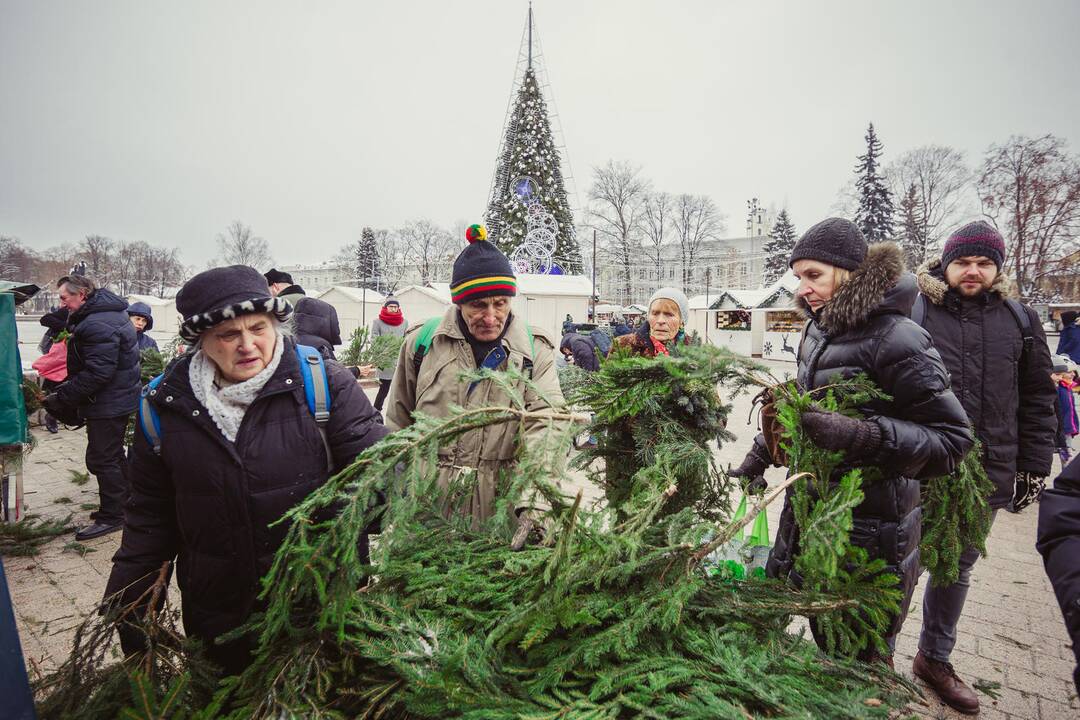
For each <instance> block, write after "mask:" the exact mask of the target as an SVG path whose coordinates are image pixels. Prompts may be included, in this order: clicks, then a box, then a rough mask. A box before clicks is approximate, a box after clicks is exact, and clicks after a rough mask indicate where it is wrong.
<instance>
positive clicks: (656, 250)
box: [639, 192, 675, 280]
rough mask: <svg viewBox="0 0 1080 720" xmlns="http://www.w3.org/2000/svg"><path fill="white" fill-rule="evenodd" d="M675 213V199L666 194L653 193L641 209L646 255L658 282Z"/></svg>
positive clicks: (641, 224)
mask: <svg viewBox="0 0 1080 720" xmlns="http://www.w3.org/2000/svg"><path fill="white" fill-rule="evenodd" d="M674 213H675V199H674V198H672V197H671V195H669V194H668V193H666V192H651V193H649V194H648V196H647V197H646V198H645V203H644V204H643V205H642V208H641V221H640V223H639V224H640V226H641V234H642V235H643V236H644V237H645V241H646V242H645V254H646V255H648V257H649V261H650V262H651V263H652V265H653V271H654V272H655V273H656V274H655V277H656V279H657V280H659V279H660V273H661V272H662V269H661V265H662V264H663V250H664V248H665V247H666V246H667V245H666V242H665V241H666V240H667V239H668V238H669V237H670V235H669V234H668V230H670V229H671V222H672V216H673V215H674Z"/></svg>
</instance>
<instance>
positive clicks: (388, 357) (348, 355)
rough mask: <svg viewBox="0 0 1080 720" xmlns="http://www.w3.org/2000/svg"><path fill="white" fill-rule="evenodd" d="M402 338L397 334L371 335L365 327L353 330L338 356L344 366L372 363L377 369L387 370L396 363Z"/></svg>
mask: <svg viewBox="0 0 1080 720" xmlns="http://www.w3.org/2000/svg"><path fill="white" fill-rule="evenodd" d="M402 341H403V338H400V337H398V336H397V335H379V336H377V337H374V338H373V337H371V332H370V331H369V330H368V329H367V328H365V327H359V328H356V329H355V330H353V332H352V335H350V336H349V342H348V344H347V345H346V346H345V349H344V350H342V352H341V357H340V358H338V359H339V361H340V362H341V364H342V365H345V366H346V367H358V366H360V365H372V366H374V367H376V368H378V369H379V370H389V369H391V368H392V367H394V365H395V364H396V363H397V359H398V352H399V351H400V350H401V343H402Z"/></svg>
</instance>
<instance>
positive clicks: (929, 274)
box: [915, 258, 1015, 305]
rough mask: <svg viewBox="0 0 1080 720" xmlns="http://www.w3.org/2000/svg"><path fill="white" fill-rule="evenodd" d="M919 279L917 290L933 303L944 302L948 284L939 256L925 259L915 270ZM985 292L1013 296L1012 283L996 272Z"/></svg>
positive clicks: (941, 303)
mask: <svg viewBox="0 0 1080 720" xmlns="http://www.w3.org/2000/svg"><path fill="white" fill-rule="evenodd" d="M915 275H916V277H918V280H919V290H920V291H921V292H922V294H923V295H925V296H926V297H927V298H929V299H930V302H932V303H934V304H935V305H943V304H945V297H946V295H948V292H949V284H948V283H947V282H945V268H943V267H941V258H933V259H931V260H927V261H926V262H924V263H923V264H922V265H921V266H919V269H918V270H917V271H916V272H915ZM987 292H992V293H997V294H999V295H1001V296H1002V297H1013V295H1014V294H1015V293H1014V292H1013V284H1012V282H1011V281H1010V280H1009V277H1008V276H1007V275H1006V274H1005V273H1003V272H998V274H997V277H996V278H994V282H993V284H992V285H991V286H990V289H989V290H988V291H987Z"/></svg>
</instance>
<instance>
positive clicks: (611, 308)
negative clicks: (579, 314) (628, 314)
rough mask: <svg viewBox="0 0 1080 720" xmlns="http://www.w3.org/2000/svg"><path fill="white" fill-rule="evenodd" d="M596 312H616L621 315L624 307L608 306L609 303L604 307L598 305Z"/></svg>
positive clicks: (603, 305)
mask: <svg viewBox="0 0 1080 720" xmlns="http://www.w3.org/2000/svg"><path fill="white" fill-rule="evenodd" d="M595 310H596V312H598V313H615V312H620V313H621V312H622V311H623V307H622V305H611V304H608V303H604V304H602V305H597V306H596V308H595Z"/></svg>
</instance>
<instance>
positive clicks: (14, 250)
mask: <svg viewBox="0 0 1080 720" xmlns="http://www.w3.org/2000/svg"><path fill="white" fill-rule="evenodd" d="M39 264H40V260H39V258H38V256H37V254H36V253H35V252H34V251H33V250H31V249H29V248H26V247H23V244H22V243H21V242H19V239H18V238H13V237H7V236H4V235H0V279H4V280H16V281H27V282H29V281H31V280H33V279H34V278H35V277H36V276H37V271H38V265H39Z"/></svg>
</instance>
